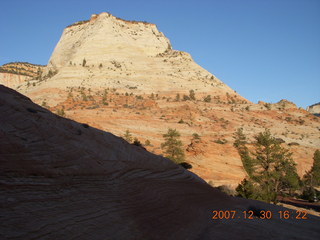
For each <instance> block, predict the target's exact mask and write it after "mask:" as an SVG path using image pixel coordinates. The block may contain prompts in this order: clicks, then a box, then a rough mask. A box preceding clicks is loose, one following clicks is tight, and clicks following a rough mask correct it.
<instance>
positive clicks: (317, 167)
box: [302, 150, 320, 201]
mask: <svg viewBox="0 0 320 240" xmlns="http://www.w3.org/2000/svg"><path fill="white" fill-rule="evenodd" d="M319 185H320V151H319V150H316V151H315V152H314V155H313V165H312V167H311V169H310V170H309V171H308V172H306V174H305V175H304V176H303V193H302V198H303V199H306V200H309V201H313V200H314V198H315V197H316V195H317V194H316V190H315V186H319Z"/></svg>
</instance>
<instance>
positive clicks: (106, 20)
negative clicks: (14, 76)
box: [48, 13, 171, 68]
mask: <svg viewBox="0 0 320 240" xmlns="http://www.w3.org/2000/svg"><path fill="white" fill-rule="evenodd" d="M167 49H171V45H170V42H169V40H168V39H167V38H166V37H165V36H164V35H163V34H162V33H161V32H159V31H158V29H157V28H156V26H155V25H154V24H150V23H143V22H129V21H124V20H121V19H118V18H116V17H114V16H112V15H111V14H109V13H101V14H100V15H93V17H92V18H91V19H90V21H84V22H82V23H78V24H77V23H76V24H74V25H71V26H69V27H67V28H66V29H65V30H64V32H63V34H62V36H61V39H60V41H59V43H58V44H57V46H56V48H55V49H54V52H53V54H52V56H51V58H50V60H49V64H48V67H56V68H60V67H64V66H68V65H69V64H70V61H71V62H72V63H73V64H76V65H82V64H83V59H86V61H87V64H88V65H91V64H96V65H98V64H100V63H102V64H106V63H108V62H110V61H111V60H114V59H117V60H118V61H121V60H125V61H127V59H128V58H130V57H132V58H134V57H135V56H139V55H140V56H156V55H157V54H159V53H163V52H164V51H166V50H167ZM130 55H131V56H130Z"/></svg>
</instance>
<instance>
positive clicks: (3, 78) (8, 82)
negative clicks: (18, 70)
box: [0, 72, 31, 88]
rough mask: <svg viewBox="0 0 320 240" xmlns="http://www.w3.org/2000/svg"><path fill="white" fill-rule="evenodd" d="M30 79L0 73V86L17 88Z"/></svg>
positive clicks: (18, 75)
mask: <svg viewBox="0 0 320 240" xmlns="http://www.w3.org/2000/svg"><path fill="white" fill-rule="evenodd" d="M30 79H31V77H29V76H25V75H20V74H14V73H7V72H0V84H3V85H5V86H7V87H10V88H17V87H18V86H19V85H22V84H24V83H26V82H27V81H28V80H30Z"/></svg>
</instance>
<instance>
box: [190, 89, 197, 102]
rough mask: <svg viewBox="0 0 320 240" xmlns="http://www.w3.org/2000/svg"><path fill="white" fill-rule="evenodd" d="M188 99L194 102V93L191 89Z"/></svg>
mask: <svg viewBox="0 0 320 240" xmlns="http://www.w3.org/2000/svg"><path fill="white" fill-rule="evenodd" d="M189 97H190V99H191V100H196V96H195V92H194V90H193V89H191V90H190V91H189Z"/></svg>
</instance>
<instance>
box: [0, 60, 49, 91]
mask: <svg viewBox="0 0 320 240" xmlns="http://www.w3.org/2000/svg"><path fill="white" fill-rule="evenodd" d="M43 69H44V66H42V65H36V64H31V63H26V62H12V63H7V64H4V65H2V66H0V84H3V85H5V86H7V87H10V88H14V89H17V88H18V87H19V86H20V85H23V84H26V85H27V86H28V85H30V84H31V83H30V82H29V81H30V80H32V79H34V80H37V79H38V78H39V77H40V76H41V74H42V71H43ZM28 82H29V84H28Z"/></svg>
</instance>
